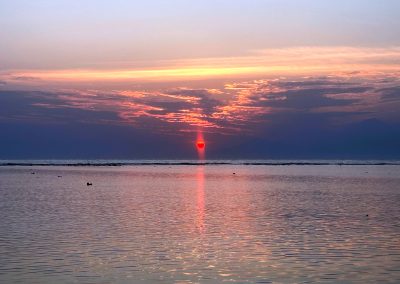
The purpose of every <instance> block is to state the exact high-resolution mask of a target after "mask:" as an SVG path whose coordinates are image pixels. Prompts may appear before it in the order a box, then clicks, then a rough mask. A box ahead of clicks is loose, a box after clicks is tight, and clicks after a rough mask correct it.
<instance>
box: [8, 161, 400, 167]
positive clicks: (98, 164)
mask: <svg viewBox="0 0 400 284" xmlns="http://www.w3.org/2000/svg"><path fill="white" fill-rule="evenodd" d="M206 165H212V166H220V165H243V166H388V165H389V166H390V165H400V161H385V160H347V161H346V160H345V161H339V160H331V161H329V160H292V161H290V160H287V161H283V160H277V161H272V160H264V161H263V160H254V161H251V160H235V161H232V160H214V161H213V160H211V161H195V160H178V161H170V160H161V161H154V160H151V161H150V160H149V161H145V160H139V161H116V162H112V161H110V162H107V161H104V160H101V161H97V160H90V161H71V160H69V161H68V160H67V161H66V160H45V161H43V160H37V161H34V160H29V161H10V160H7V161H0V167H6V166H63V167H123V166H206Z"/></svg>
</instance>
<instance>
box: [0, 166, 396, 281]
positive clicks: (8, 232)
mask: <svg viewBox="0 0 400 284" xmlns="http://www.w3.org/2000/svg"><path fill="white" fill-rule="evenodd" d="M0 218H1V221H0V283H222V282H228V283H400V161H355V160H340V161H339V160H338V161H332V160H312V161H310V160H291V161H289V160H281V161H277V160H257V161H254V160H233V161H230V160H229V161H228V160H218V161H216V160H215V161H189V160H185V161H182V160H180V161H176V160H174V161H149V160H143V161H126V160H114V161H109V160H89V161H87V160H79V161H77V160H57V161H55V160H41V161H38V160H31V161H29V160H24V161H21V160H19V161H15V160H14V161H12V160H3V161H0Z"/></svg>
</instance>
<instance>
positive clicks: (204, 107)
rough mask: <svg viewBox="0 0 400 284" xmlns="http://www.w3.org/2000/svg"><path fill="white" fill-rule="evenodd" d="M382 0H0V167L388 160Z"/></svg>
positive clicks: (396, 97)
mask: <svg viewBox="0 0 400 284" xmlns="http://www.w3.org/2000/svg"><path fill="white" fill-rule="evenodd" d="M399 11H400V2H399V1H397V0H385V1H382V0H336V1H331V0H318V1H317V0H202V1H194V0H191V1H188V0H169V1H163V0H149V1H134V0H132V1H128V0H113V1H111V0H109V1H106V0H96V1H95V0H83V1H68V0H36V1H30V0H29V1H28V0H2V1H0V27H1V29H0V138H1V139H0V159H61V158H62V159H94V158H104V159H196V158H198V157H199V155H198V154H199V153H198V151H197V150H198V149H196V141H197V140H198V139H199V138H198V137H202V138H201V139H204V141H205V143H206V147H205V158H207V159H246V158H248V159H399V158H400V12H399Z"/></svg>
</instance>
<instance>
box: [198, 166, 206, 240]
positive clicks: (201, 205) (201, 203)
mask: <svg viewBox="0 0 400 284" xmlns="http://www.w3.org/2000/svg"><path fill="white" fill-rule="evenodd" d="M196 179H197V219H196V227H197V229H198V230H199V233H200V234H203V233H204V231H205V224H204V219H205V197H204V166H199V167H198V168H197V175H196Z"/></svg>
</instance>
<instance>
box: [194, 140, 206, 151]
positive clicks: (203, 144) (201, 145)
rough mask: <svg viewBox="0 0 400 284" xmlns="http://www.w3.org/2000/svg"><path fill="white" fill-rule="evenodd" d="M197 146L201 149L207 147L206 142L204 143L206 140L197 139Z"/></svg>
mask: <svg viewBox="0 0 400 284" xmlns="http://www.w3.org/2000/svg"><path fill="white" fill-rule="evenodd" d="M196 146H197V149H199V150H201V149H204V148H205V147H206V143H204V141H197V142H196Z"/></svg>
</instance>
